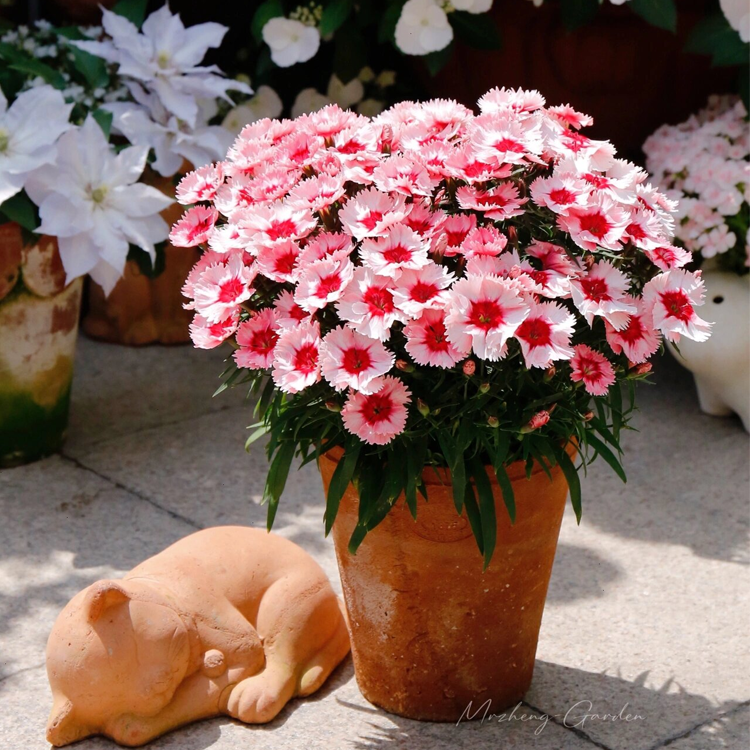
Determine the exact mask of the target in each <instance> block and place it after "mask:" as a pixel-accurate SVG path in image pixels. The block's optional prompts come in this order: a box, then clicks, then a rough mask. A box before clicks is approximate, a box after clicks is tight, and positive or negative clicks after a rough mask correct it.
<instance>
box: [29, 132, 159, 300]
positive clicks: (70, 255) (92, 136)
mask: <svg viewBox="0 0 750 750" xmlns="http://www.w3.org/2000/svg"><path fill="white" fill-rule="evenodd" d="M56 151H57V153H56V157H55V162H54V163H53V164H48V165H45V166H43V167H40V168H39V169H38V170H36V171H35V172H33V173H32V174H31V175H29V178H28V180H27V182H26V192H27V193H28V194H29V197H30V198H31V200H33V201H34V203H36V204H37V206H39V215H40V216H41V219H42V224H41V226H40V227H39V228H38V229H37V230H36V231H37V232H39V233H40V234H49V235H52V236H55V237H57V241H58V245H59V248H60V257H61V258H62V262H63V266H64V268H65V274H66V276H67V281H68V282H70V281H71V280H72V279H75V278H77V277H78V276H83V275H84V274H86V273H88V274H90V275H91V278H93V279H94V281H96V282H97V283H98V284H100V285H101V286H102V287H103V289H104V293H105V294H109V293H110V292H111V291H112V289H113V287H114V285H115V284H116V283H117V280H118V279H119V278H120V276H122V272H123V270H124V268H125V261H126V259H127V256H128V249H129V245H130V244H133V245H137V246H138V247H140V248H141V249H142V250H145V251H146V252H147V253H148V254H149V255H150V256H151V258H152V261H153V259H154V258H155V255H156V253H155V248H154V243H156V242H161V241H162V240H165V239H166V238H167V236H168V234H169V226H168V225H167V223H166V221H164V219H162V217H161V216H159V212H160V211H163V210H164V209H165V208H166V207H167V206H169V205H170V204H171V203H173V201H172V199H171V198H168V197H167V196H166V195H164V194H163V193H162V192H161V191H159V190H157V189H156V188H154V187H149V186H148V185H144V184H143V183H139V182H138V180H139V178H140V176H141V173H142V172H143V169H144V167H145V166H146V157H147V156H148V148H147V147H146V146H131V147H129V148H126V149H123V150H122V151H120V153H119V154H117V155H115V153H114V152H113V151H112V150H111V149H110V145H109V143H107V140H106V138H105V137H104V133H102V130H101V128H100V127H99V125H97V123H96V121H95V120H94V119H93V118H92V117H88V118H87V119H86V122H85V123H84V124H83V125H82V126H81V127H80V128H75V129H73V130H69V131H68V132H67V133H65V134H64V135H63V136H62V137H61V138H60V140H59V141H58V142H57V149H56Z"/></svg>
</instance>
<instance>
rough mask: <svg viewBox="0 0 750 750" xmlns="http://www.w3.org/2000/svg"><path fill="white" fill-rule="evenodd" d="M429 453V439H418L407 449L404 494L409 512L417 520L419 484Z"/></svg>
mask: <svg viewBox="0 0 750 750" xmlns="http://www.w3.org/2000/svg"><path fill="white" fill-rule="evenodd" d="M426 454H427V441H426V440H418V441H417V442H416V443H412V444H411V445H409V447H408V449H407V450H406V482H405V483H404V495H405V496H406V504H407V506H408V507H409V512H410V513H411V515H412V517H413V518H414V519H415V520H416V518H417V485H419V484H420V483H421V481H422V472H423V471H424V461H425V456H426Z"/></svg>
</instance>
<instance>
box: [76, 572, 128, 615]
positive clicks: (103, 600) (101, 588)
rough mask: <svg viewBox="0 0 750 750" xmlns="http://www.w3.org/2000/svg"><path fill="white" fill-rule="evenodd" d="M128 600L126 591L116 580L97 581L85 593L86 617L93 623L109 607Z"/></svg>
mask: <svg viewBox="0 0 750 750" xmlns="http://www.w3.org/2000/svg"><path fill="white" fill-rule="evenodd" d="M129 600H130V597H129V596H128V592H127V591H125V589H124V588H123V586H122V585H121V584H120V583H118V582H117V581H99V582H98V583H96V584H95V585H94V586H92V587H91V588H90V589H89V590H88V592H87V594H86V600H85V603H84V607H85V609H86V611H87V612H88V614H87V619H88V621H89V622H90V623H91V624H92V625H93V624H94V623H95V622H97V621H98V620H99V619H101V617H102V615H103V614H104V613H105V612H106V611H107V610H108V609H109V608H110V607H114V606H115V605H116V604H122V603H123V602H127V601H129Z"/></svg>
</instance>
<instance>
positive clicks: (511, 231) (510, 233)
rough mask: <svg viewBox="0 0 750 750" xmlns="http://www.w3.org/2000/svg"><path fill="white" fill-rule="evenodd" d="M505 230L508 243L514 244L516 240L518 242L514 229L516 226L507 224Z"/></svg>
mask: <svg viewBox="0 0 750 750" xmlns="http://www.w3.org/2000/svg"><path fill="white" fill-rule="evenodd" d="M505 231H506V233H507V235H508V239H509V240H510V243H511V244H512V245H515V244H516V242H518V232H517V231H516V228H515V227H514V226H509V227H508V228H507V229H506V230H505Z"/></svg>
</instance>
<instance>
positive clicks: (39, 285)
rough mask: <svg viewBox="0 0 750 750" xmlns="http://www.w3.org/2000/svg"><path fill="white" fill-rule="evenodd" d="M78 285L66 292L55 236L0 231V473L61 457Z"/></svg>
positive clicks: (16, 228)
mask: <svg viewBox="0 0 750 750" xmlns="http://www.w3.org/2000/svg"><path fill="white" fill-rule="evenodd" d="M81 287H82V282H81V279H76V280H75V281H73V282H72V283H71V284H69V285H67V286H66V285H65V272H64V270H63V267H62V263H61V261H60V255H59V253H58V250H57V242H56V240H55V239H54V238H53V237H42V238H41V239H40V240H39V242H38V244H36V245H30V246H27V247H24V246H23V241H22V236H21V230H20V228H19V226H18V225H17V224H3V225H2V226H0V467H4V466H13V465H16V464H21V463H26V462H28V461H34V460H36V459H38V458H41V457H43V456H47V455H49V454H51V453H54V452H55V451H57V450H59V448H60V447H61V445H62V442H63V439H64V437H65V431H66V428H67V424H68V408H69V405H70V386H71V383H72V380H73V360H74V355H75V345H76V334H77V332H78V316H79V312H80V307H81Z"/></svg>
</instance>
